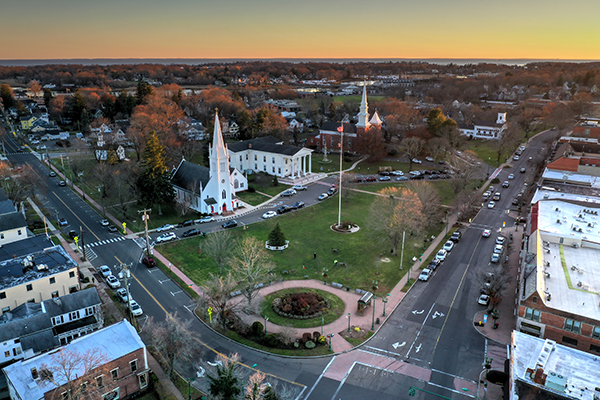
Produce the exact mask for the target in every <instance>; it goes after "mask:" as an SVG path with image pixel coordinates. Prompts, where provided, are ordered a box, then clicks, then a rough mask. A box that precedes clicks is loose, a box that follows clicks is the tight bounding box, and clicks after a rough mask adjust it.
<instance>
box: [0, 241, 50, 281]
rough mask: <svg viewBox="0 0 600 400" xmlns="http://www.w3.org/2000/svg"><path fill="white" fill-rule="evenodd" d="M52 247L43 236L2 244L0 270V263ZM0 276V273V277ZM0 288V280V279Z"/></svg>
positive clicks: (0, 248)
mask: <svg viewBox="0 0 600 400" xmlns="http://www.w3.org/2000/svg"><path fill="white" fill-rule="evenodd" d="M52 246H54V243H52V241H51V240H49V239H48V238H47V237H46V235H45V234H41V235H37V236H32V237H28V238H27V239H23V240H18V241H16V242H11V243H7V244H3V245H2V246H1V247H0V269H1V268H2V267H1V264H2V261H5V260H10V259H12V258H14V257H23V256H26V255H28V254H31V253H35V252H38V251H42V250H43V249H45V248H47V247H52ZM1 275H2V274H1V273H0V276H1ZM0 286H2V280H1V278H0Z"/></svg>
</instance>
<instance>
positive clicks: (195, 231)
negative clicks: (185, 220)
mask: <svg viewBox="0 0 600 400" xmlns="http://www.w3.org/2000/svg"><path fill="white" fill-rule="evenodd" d="M199 234H200V229H190V230H188V231H185V232H183V235H182V236H183V237H190V236H196V235H199Z"/></svg>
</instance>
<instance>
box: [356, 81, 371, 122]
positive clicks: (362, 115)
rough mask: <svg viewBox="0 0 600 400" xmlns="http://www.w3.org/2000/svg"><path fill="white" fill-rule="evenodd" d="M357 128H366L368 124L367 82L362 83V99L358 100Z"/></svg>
mask: <svg viewBox="0 0 600 400" xmlns="http://www.w3.org/2000/svg"><path fill="white" fill-rule="evenodd" d="M356 126H357V127H358V128H364V129H367V128H368V127H369V126H370V124H369V105H368V104H367V82H366V81H365V82H364V84H363V94H362V101H361V102H360V111H359V113H358V123H357V124H356Z"/></svg>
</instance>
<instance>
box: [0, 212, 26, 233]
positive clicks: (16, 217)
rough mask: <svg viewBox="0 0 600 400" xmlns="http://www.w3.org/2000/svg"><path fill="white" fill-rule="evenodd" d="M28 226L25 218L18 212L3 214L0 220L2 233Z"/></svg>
mask: <svg viewBox="0 0 600 400" xmlns="http://www.w3.org/2000/svg"><path fill="white" fill-rule="evenodd" d="M26 226H27V222H26V221H25V217H23V214H21V213H20V212H18V211H13V212H9V213H6V214H2V218H0V232H2V231H8V230H11V229H17V228H24V227H26Z"/></svg>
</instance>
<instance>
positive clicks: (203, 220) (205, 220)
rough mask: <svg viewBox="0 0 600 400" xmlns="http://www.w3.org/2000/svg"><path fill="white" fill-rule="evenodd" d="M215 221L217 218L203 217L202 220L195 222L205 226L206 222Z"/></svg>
mask: <svg viewBox="0 0 600 400" xmlns="http://www.w3.org/2000/svg"><path fill="white" fill-rule="evenodd" d="M214 220H215V217H211V216H210V215H209V216H208V217H202V218H200V219H197V220H195V221H194V223H195V224H204V223H206V222H213V221H214Z"/></svg>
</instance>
